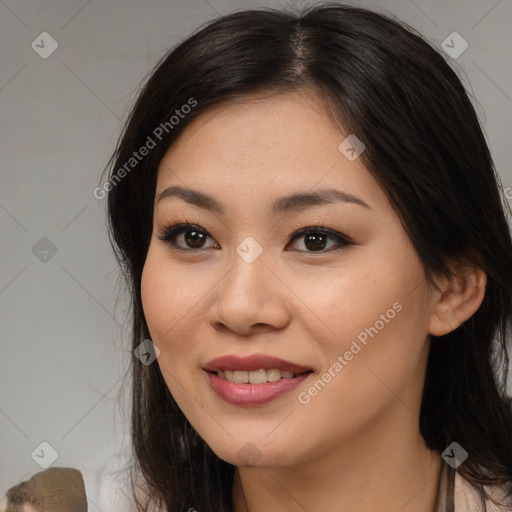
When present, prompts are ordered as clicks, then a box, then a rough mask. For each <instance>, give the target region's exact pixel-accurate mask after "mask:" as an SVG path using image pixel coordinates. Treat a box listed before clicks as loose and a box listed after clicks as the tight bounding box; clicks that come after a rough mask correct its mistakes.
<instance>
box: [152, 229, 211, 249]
mask: <svg viewBox="0 0 512 512" xmlns="http://www.w3.org/2000/svg"><path fill="white" fill-rule="evenodd" d="M208 238H211V236H210V234H209V233H208V231H206V230H205V229H203V228H201V227H200V226H196V225H195V224H189V223H186V224H175V225H174V226H168V227H166V228H164V229H163V230H162V231H161V232H160V233H159V234H158V239H159V240H162V241H163V242H167V243H168V244H170V245H171V246H172V247H173V248H175V249H176V250H179V251H189V250H194V249H209V248H211V247H214V248H219V247H220V245H219V244H217V243H216V242H214V244H213V246H209V247H208V246H205V245H204V244H205V242H206V240H207V239H208ZM211 239H212V240H213V238H211ZM179 242H181V243H179Z"/></svg>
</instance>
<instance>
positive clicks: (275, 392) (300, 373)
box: [204, 354, 312, 406]
mask: <svg viewBox="0 0 512 512" xmlns="http://www.w3.org/2000/svg"><path fill="white" fill-rule="evenodd" d="M261 368H264V369H266V370H268V369H271V368H275V369H277V370H281V371H285V370H287V371H290V372H293V373H295V375H296V376H295V377H293V378H290V379H284V378H282V379H279V380H278V381H275V382H265V383H262V384H250V383H247V384H239V383H235V382H229V381H228V380H226V379H223V378H221V377H218V376H217V375H216V374H215V373H214V372H216V371H219V370H222V371H224V370H231V371H236V370H239V371H240V370H246V371H252V370H259V369H261ZM204 369H205V370H206V372H208V373H207V374H206V375H207V377H208V378H209V381H210V384H211V387H212V389H213V391H215V393H216V394H217V395H218V396H219V397H220V398H222V399H223V400H225V401H226V402H228V403H231V404H234V405H241V406H251V405H263V404H266V403H268V402H271V401H272V400H275V399H276V398H278V397H280V396H281V395H283V394H285V393H288V392H289V391H291V390H293V389H295V388H296V387H297V386H298V385H299V384H300V383H301V382H302V381H303V380H304V379H306V378H307V377H308V376H309V374H310V373H311V371H312V370H311V368H307V367H305V366H301V365H297V364H294V363H291V362H288V361H284V360H283V359H279V358H276V357H271V356H267V355H264V354H255V355H252V356H248V357H238V356H234V355H227V356H222V357H218V358H216V359H213V360H212V361H210V362H209V363H208V364H207V365H206V366H205V367H204Z"/></svg>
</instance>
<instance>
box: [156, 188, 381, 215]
mask: <svg viewBox="0 0 512 512" xmlns="http://www.w3.org/2000/svg"><path fill="white" fill-rule="evenodd" d="M169 197H178V198H180V199H182V200H183V201H186V202H187V203H190V204H193V205H196V206H199V207H200V208H205V209H206V210H210V211H212V212H215V213H218V214H219V215H222V214H223V213H224V212H225V208H224V206H223V205H222V204H221V203H219V202H218V201H217V200H216V199H214V198H213V197H212V196H209V195H208V194H205V193H203V192H199V191H197V190H192V189H189V188H184V187H180V186H173V187H169V188H166V189H165V190H164V191H163V192H161V193H160V194H159V195H158V197H157V203H159V202H160V201H162V200H163V199H166V198H169ZM335 202H342V203H351V204H357V205H359V206H363V207H365V208H368V209H371V208H370V207H369V206H368V205H367V204H366V203H365V202H364V201H363V200H362V199H360V198H359V197H356V196H354V195H352V194H349V193H348V192H343V191H342V190H337V189H326V190H318V191H315V192H299V193H295V194H291V195H289V196H285V197H280V198H278V199H276V200H275V201H274V203H273V204H272V211H273V212H274V214H285V213H289V212H296V211H300V210H305V209H306V208H310V207H312V206H318V205H323V204H332V203H335Z"/></svg>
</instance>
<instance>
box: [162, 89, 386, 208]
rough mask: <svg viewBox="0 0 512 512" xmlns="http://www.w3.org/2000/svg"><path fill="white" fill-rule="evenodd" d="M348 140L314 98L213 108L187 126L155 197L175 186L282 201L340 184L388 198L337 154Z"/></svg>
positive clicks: (356, 162)
mask: <svg viewBox="0 0 512 512" xmlns="http://www.w3.org/2000/svg"><path fill="white" fill-rule="evenodd" d="M349 135H350V134H348V133H347V132H346V131H345V130H344V129H343V127H341V126H336V125H335V124H334V122H333V121H332V120H331V118H330V117H329V116H328V114H327V111H326V109H325V107H324V105H323V104H322V102H321V101H320V100H319V99H318V98H317V97H315V96H314V95H312V94H310V93H304V92H303V91H296V92H292V93H286V94H279V95H277V94H274V95H271V96H269V95H266V96H262V95H258V96H254V97H249V98H247V99H244V100H239V101H236V102H230V103H226V104H221V105H219V106H216V107H213V108H212V109H210V110H208V111H206V112H204V113H202V114H200V115H199V116H198V117H197V118H195V119H194V120H193V121H192V122H191V123H190V124H189V125H187V126H186V127H185V128H184V130H183V132H182V133H181V134H180V136H179V137H178V138H177V139H176V140H175V141H174V143H173V144H172V146H171V147H170V149H169V150H168V152H167V153H166V155H165V156H164V158H163V159H162V161H161V163H160V166H159V172H158V186H157V194H158V193H161V192H162V190H164V188H167V187H169V186H171V185H180V186H185V187H187V186H188V187H189V188H195V189H197V188H198V184H200V185H203V191H206V190H210V191H212V192H213V191H216V192H217V193H218V194H220V195H223V196H226V195H229V196H230V198H231V197H232V196H233V192H237V193H238V194H242V195H243V194H250V195H254V193H255V192H257V191H259V192H261V193H262V194H263V195H265V196H268V195H269V194H270V195H275V196H278V195H283V194H286V193H290V192H294V191H297V192H298V191H304V190H312V189H314V188H322V189H324V188H331V187H335V186H338V187H339V186H343V189H344V191H345V192H347V193H351V194H354V195H359V196H361V195H363V194H364V195H366V196H368V195H372V196H375V197H376V198H377V199H380V200H385V198H384V197H383V193H382V191H381V190H380V187H379V186H378V185H377V183H376V181H375V179H374V178H373V176H372V175H371V173H370V172H369V171H368V170H367V169H366V167H365V166H364V164H363V162H362V160H361V159H360V158H355V159H349V158H347V157H346V156H345V155H344V154H343V152H342V151H341V149H340V144H342V143H344V141H345V140H346V139H347V137H348V136H349Z"/></svg>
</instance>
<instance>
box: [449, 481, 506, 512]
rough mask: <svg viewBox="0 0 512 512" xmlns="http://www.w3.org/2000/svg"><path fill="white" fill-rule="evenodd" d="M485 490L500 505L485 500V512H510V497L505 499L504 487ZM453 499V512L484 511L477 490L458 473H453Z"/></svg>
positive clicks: (492, 487) (491, 487) (489, 487)
mask: <svg viewBox="0 0 512 512" xmlns="http://www.w3.org/2000/svg"><path fill="white" fill-rule="evenodd" d="M485 490H486V491H487V493H488V494H489V495H490V496H492V498H493V499H495V500H496V501H498V503H500V504H501V506H498V505H496V504H495V503H493V502H492V501H491V500H490V499H488V500H486V501H485V504H486V506H487V512H507V511H512V497H511V496H510V495H509V496H508V497H507V490H506V489H505V488H504V487H500V486H486V487H485ZM453 498H454V505H455V508H454V511H455V512H481V511H483V510H484V509H483V508H482V500H481V498H480V493H479V491H478V489H476V488H475V487H473V486H472V485H471V484H470V483H469V482H468V481H467V480H466V479H465V478H464V477H463V476H461V475H460V474H459V472H458V471H455V485H454V495H453Z"/></svg>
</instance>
